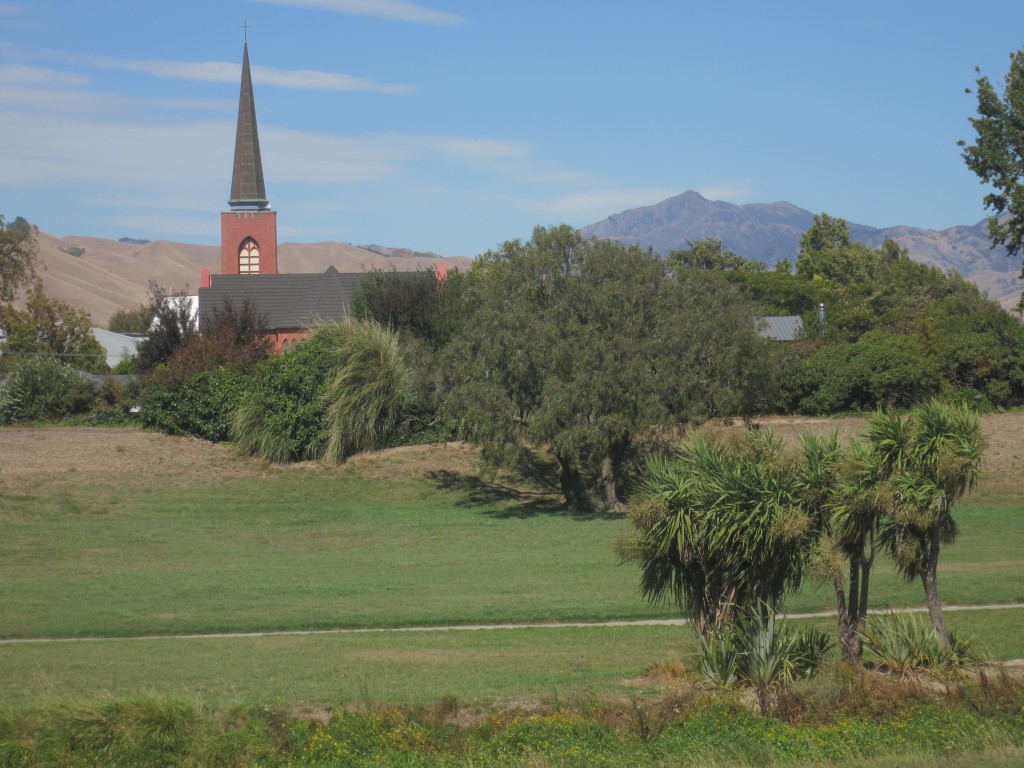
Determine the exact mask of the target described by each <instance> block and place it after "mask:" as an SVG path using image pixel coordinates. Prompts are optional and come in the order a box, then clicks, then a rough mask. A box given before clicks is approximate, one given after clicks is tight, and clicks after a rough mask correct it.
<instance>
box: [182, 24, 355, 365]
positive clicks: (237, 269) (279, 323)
mask: <svg viewBox="0 0 1024 768" xmlns="http://www.w3.org/2000/svg"><path fill="white" fill-rule="evenodd" d="M228 208H229V210H227V211H223V212H222V213H221V215H220V272H219V273H217V274H211V272H210V270H209V269H207V268H204V269H203V270H202V272H201V274H200V280H199V299H198V304H199V307H198V316H199V329H200V331H201V330H202V328H203V322H204V318H206V317H209V316H210V315H211V314H212V313H213V311H214V310H215V309H217V308H219V307H222V306H224V304H225V302H228V301H230V302H231V303H232V304H233V305H234V306H235V307H236V308H237V307H241V306H242V304H243V303H244V302H245V300H246V299H248V300H249V301H250V302H251V303H252V305H253V307H254V308H255V309H256V311H257V312H258V313H259V314H260V315H261V316H263V317H265V319H266V329H265V330H266V334H267V336H268V337H269V338H270V339H271V341H272V345H273V349H274V351H280V350H282V349H287V348H288V347H289V346H291V345H293V344H295V343H297V342H299V341H301V340H302V339H304V338H306V336H308V335H309V328H310V326H312V325H314V324H316V323H329V322H339V321H342V320H344V319H345V318H346V317H347V316H348V310H349V307H350V306H351V304H352V296H353V293H354V291H355V289H356V286H357V285H358V284H359V281H360V280H361V279H362V277H363V273H351V272H350V273H342V272H338V270H336V269H335V268H334V267H333V266H332V267H328V268H327V270H326V271H325V272H321V273H314V274H281V273H279V272H278V262H277V211H273V210H271V208H270V201H269V200H268V199H267V189H266V184H265V183H264V180H263V161H262V158H261V157H260V138H259V131H258V129H257V126H256V104H255V101H254V99H253V92H252V75H251V73H250V71H249V44H248V42H246V43H245V47H244V48H243V53H242V88H241V93H240V95H239V98H238V127H237V129H236V132H235V158H234V167H233V169H232V173H231V197H230V199H229V200H228Z"/></svg>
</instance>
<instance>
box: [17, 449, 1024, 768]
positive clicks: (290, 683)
mask: <svg viewBox="0 0 1024 768" xmlns="http://www.w3.org/2000/svg"><path fill="white" fill-rule="evenodd" d="M1015 451H1016V448H1015V446H1014V445H1012V444H1011V443H1007V444H1001V446H1000V448H999V455H1000V456H1001V460H1000V461H999V462H993V463H992V464H990V466H989V467H988V468H987V480H988V482H987V483H986V482H984V480H983V484H982V486H981V488H980V490H979V493H978V494H976V495H975V496H974V497H972V499H971V500H970V501H969V502H968V504H967V505H965V507H964V508H963V509H962V510H960V512H959V513H958V519H959V521H960V524H961V528H962V534H961V537H960V540H959V541H958V542H957V543H956V544H955V545H953V546H951V547H949V548H947V550H946V551H945V552H944V554H943V561H942V565H941V567H940V589H941V590H942V596H943V599H944V601H945V602H946V603H947V604H949V605H956V604H988V603H999V604H1007V605H1011V604H1016V603H1020V602H1022V601H1024V518H1022V516H1021V515H1020V511H1021V510H1020V503H1019V501H1018V499H1019V498H1020V497H1021V491H1022V490H1024V479H1022V478H1021V477H1019V476H1018V474H1019V473H1018V472H1017V471H1016V467H1017V466H1019V456H1018V455H1017V454H1016V452H1015ZM478 469H479V468H478V466H477V464H476V460H475V455H474V454H473V452H472V451H470V450H469V449H467V448H465V447H462V446H448V447H443V446H435V447H426V448H415V449H400V450H397V451H392V452H387V453H385V454H380V455H375V456H370V457H363V458H360V459H357V460H355V461H352V462H350V463H349V464H348V465H346V466H344V467H340V468H325V467H320V466H298V467H292V468H274V467H266V466H263V465H260V464H258V463H254V462H250V461H246V460H243V459H240V458H238V457H236V456H234V455H233V454H231V453H230V451H228V450H227V449H226V448H224V447H223V446H212V445H209V444H205V443H201V442H197V441H194V440H185V439H175V438H168V437H165V436H161V435H153V434H148V433H143V432H138V431H135V430H88V429H79V430H73V429H71V430H68V429H64V430H61V429H40V430H11V429H4V430H0V526H2V530H3V531H4V536H3V537H0V584H2V585H3V589H2V590H0V670H3V676H4V685H3V686H0V715H3V712H5V711H6V712H31V711H44V710H40V709H39V708H40V707H43V708H45V707H48V706H54V705H53V704H52V703H53V702H66V701H86V702H88V701H95V700H97V697H99V698H100V699H101V700H103V701H110V700H113V701H119V700H126V699H130V698H131V697H138V696H140V695H155V696H157V697H184V699H185V700H187V701H199V702H203V704H204V706H207V707H213V708H217V710H218V711H230V709H231V707H233V706H236V705H239V704H241V705H244V706H247V707H257V711H263V709H261V708H266V709H267V710H268V711H269V709H273V708H279V709H285V710H289V711H294V710H295V709H296V708H298V709H300V710H301V709H303V708H307V707H311V708H316V707H323V706H330V707H338V706H341V707H344V706H363V707H366V706H371V707H378V706H390V705H395V704H403V705H411V706H432V705H436V703H437V702H439V701H457V702H459V703H460V706H462V707H467V708H469V709H479V710H481V711H489V710H490V711H493V710H494V709H495V708H497V709H499V710H501V709H506V708H509V707H513V708H514V707H519V706H535V705H536V704H537V703H538V702H544V703H546V704H545V706H548V707H551V706H553V703H555V704H557V702H566V701H569V702H580V701H584V702H585V701H590V700H595V699H597V698H607V697H611V698H612V699H620V700H621V699H622V698H623V697H626V698H627V699H628V698H629V697H633V696H637V695H640V696H646V695H654V694H655V693H657V692H659V691H662V690H663V688H662V684H663V682H664V681H663V679H662V678H661V677H660V675H659V674H658V673H657V670H659V669H662V668H672V667H674V666H675V667H677V666H678V662H682V664H683V666H684V667H685V666H686V665H688V663H689V654H690V653H691V652H692V638H691V634H690V632H689V631H688V630H686V629H683V628H680V627H678V626H622V627H578V628H577V627H564V628H552V627H544V628H532V629H527V628H521V629H486V630H479V631H456V630H445V631H389V629H394V628H402V627H415V626H433V627H438V626H448V627H451V626H454V625H465V624H485V625H486V624H498V623H522V622H539V623H554V622H574V621H580V622H600V621H606V620H612V619H616V620H618V619H625V620H629V619H651V618H674V617H676V616H677V611H676V610H675V609H674V608H673V607H672V606H653V607H652V606H648V605H646V604H645V603H643V602H642V601H641V600H640V599H639V598H638V596H637V593H636V582H637V574H636V573H635V571H634V570H633V569H632V568H631V567H628V566H621V565H619V564H618V563H617V561H616V558H615V555H614V552H613V547H612V544H613V541H614V540H615V537H616V536H617V535H619V534H620V533H621V531H622V530H623V528H624V526H625V523H624V521H623V520H622V519H621V518H618V517H612V516H601V515H574V514H570V513H567V512H566V511H565V510H563V509H562V508H561V507H560V506H559V504H558V500H557V497H556V496H555V495H553V493H552V489H551V488H550V487H549V486H547V485H545V484H544V482H543V481H542V480H539V479H537V478H534V479H533V480H531V479H529V478H523V477H514V478H513V477H507V476H498V477H495V478H481V476H480V473H479V471H478ZM872 598H873V599H872V604H873V605H874V606H876V607H879V608H881V607H885V606H891V607H902V606H909V605H916V606H919V605H921V604H922V602H923V601H922V598H921V589H920V586H919V585H918V584H906V583H904V582H902V581H901V580H899V579H898V578H897V577H896V576H895V574H894V573H893V572H892V569H891V566H890V565H889V564H888V563H886V562H882V563H880V565H879V567H878V568H877V576H876V579H875V581H874V582H873V592H872ZM787 607H788V609H789V611H791V612H794V613H796V612H811V611H817V610H823V609H825V610H827V609H829V608H831V607H832V597H831V595H830V593H829V591H828V590H827V589H824V588H821V587H817V586H814V585H809V586H808V587H807V588H806V589H805V590H804V591H803V592H802V593H801V594H798V595H795V596H793V597H792V598H791V600H790V603H789V605H788V606H787ZM947 620H948V622H949V624H950V625H951V627H952V628H953V629H954V631H956V632H957V633H958V634H959V635H961V636H971V635H973V636H976V637H977V638H978V642H979V647H980V648H981V649H982V650H983V652H985V653H986V654H987V655H988V656H989V657H990V658H993V659H1011V658H1020V657H1024V636H1022V634H1021V633H1020V630H1019V628H1020V626H1021V625H1022V620H1024V609H1017V608H1010V609H1006V610H981V611H963V612H950V613H949V614H948V616H947ZM812 623H814V624H815V625H817V626H820V627H821V628H824V629H827V630H829V631H830V632H831V631H833V630H834V628H833V626H832V621H831V620H828V619H815V620H813V622H812ZM338 629H349V630H370V631H345V632H337V631H333V630H338ZM303 630H319V631H318V632H317V633H314V634H272V635H262V636H249V637H239V636H235V637H191V638H181V637H171V635H180V634H198V635H206V634H209V633H217V632H229V633H232V632H256V633H259V632H280V631H284V632H296V633H297V632H300V631H303ZM324 630H326V631H324ZM40 638H48V639H49V640H48V641H47V642H31V640H33V639H40ZM57 706H64V705H57ZM88 706H89V707H92V706H93V705H88ZM4 722H8V721H5V720H4V718H3V717H0V747H2V746H3V742H4V735H3V733H4V728H5V727H7V726H5V725H4ZM9 722H14V721H13V720H12V721H9ZM13 728H14V727H13V726H11V729H13ZM14 730H16V729H14ZM14 730H11V732H14ZM762 737H763V734H762V736H759V737H758V738H762ZM32 738H35V737H32ZM801 738H802V737H801ZM1011 741H1012V740H1011ZM996 743H998V744H1003V743H1004V742H1003V741H999V742H996ZM1005 743H1006V744H1008V745H1009V744H1010V743H1011V742H1005ZM765 748H766V749H767V748H768V747H765ZM758 749H760V747H758ZM623 754H624V755H628V750H627V751H626V752H625V753H623ZM755 754H756V750H755ZM978 755H979V759H982V757H980V755H981V753H980V752H979V753H978ZM1008 755H1009V757H1007V756H1008ZM1019 755H1020V753H1019V750H1018V749H1017V748H1016V747H1011V746H1006V748H1005V749H1004V748H1003V747H1000V748H998V749H996V750H995V752H994V753H993V755H988V756H985V757H984V759H986V760H987V759H988V758H989V757H991V761H990V762H989V764H991V765H1003V764H1005V765H1010V764H1013V760H1014V759H1016V758H1017V757H1019ZM890 757H892V756H890ZM2 758H3V750H2V749H0V765H6V764H8V763H5V762H4V760H3V759H2ZM901 759H902V758H901ZM907 759H908V762H906V763H905V764H906V765H916V764H918V763H915V762H913V760H914V758H913V756H911V757H910V758H907ZM623 760H624V761H625V762H623V763H622V764H628V761H626V758H623ZM471 762H472V761H471ZM527 762H528V763H529V764H543V763H533V762H529V761H527ZM755 762H756V760H755ZM655 763H657V760H655ZM10 764H12V765H14V764H17V763H10ZM83 764H90V763H83ZM199 764H201V763H199ZM268 764H269V763H268ZM502 764H504V763H502ZM509 764H520V763H518V762H515V761H513V762H512V763H509ZM524 764H525V763H524ZM559 764H560V763H559ZM609 764H615V763H614V761H612V762H610V763H609ZM723 764H728V762H726V763H723ZM871 764H873V763H872V762H871V761H867V762H865V763H864V765H871ZM878 764H883V763H878ZM922 764H923V763H922ZM965 764H966V763H965Z"/></svg>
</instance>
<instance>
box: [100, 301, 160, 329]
mask: <svg viewBox="0 0 1024 768" xmlns="http://www.w3.org/2000/svg"><path fill="white" fill-rule="evenodd" d="M154 314H155V309H154V307H153V305H152V304H140V305H139V306H138V307H137V308H136V309H119V310H117V311H116V312H115V313H114V314H113V315H111V316H110V322H109V323H107V330H108V331H113V332H114V333H139V334H144V333H149V329H150V326H151V325H153V317H154Z"/></svg>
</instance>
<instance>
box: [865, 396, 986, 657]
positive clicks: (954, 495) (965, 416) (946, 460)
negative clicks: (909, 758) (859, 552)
mask: <svg viewBox="0 0 1024 768" xmlns="http://www.w3.org/2000/svg"><path fill="white" fill-rule="evenodd" d="M878 422H879V423H878V428H877V429H874V430H872V429H871V428H869V430H868V439H869V441H870V442H871V443H872V445H873V447H874V449H875V451H876V452H877V455H878V458H879V460H880V462H881V464H882V467H883V468H884V471H885V472H886V473H887V474H888V475H889V476H890V477H891V482H892V489H893V502H892V509H891V512H890V515H889V517H888V518H887V519H886V521H885V524H884V525H883V526H882V541H883V543H884V544H885V546H886V548H887V549H888V550H889V552H890V553H892V555H893V559H894V560H895V562H896V567H897V569H898V570H899V572H900V573H901V574H903V575H904V576H905V577H906V578H907V579H909V580H913V579H917V578H920V579H921V583H922V584H923V586H924V594H925V601H926V602H927V604H928V613H929V615H930V616H931V620H932V624H933V625H934V626H935V631H936V633H937V634H938V637H939V642H940V644H941V645H942V647H943V648H948V647H949V645H950V641H949V632H948V630H947V629H946V621H945V617H944V616H943V613H942V605H941V603H940V601H939V591H938V580H937V576H938V564H939V553H940V551H941V548H942V545H943V544H949V543H952V542H953V541H955V540H956V537H957V535H958V533H959V529H958V526H957V524H956V520H955V518H954V517H953V509H954V507H955V506H956V504H957V502H959V500H960V499H961V498H963V496H964V495H965V494H967V493H968V492H969V491H971V490H973V489H974V486H975V484H976V483H977V480H978V470H979V467H980V464H981V458H982V440H981V425H980V420H979V419H978V415H977V414H976V413H974V412H972V411H971V410H969V409H968V408H966V407H964V406H958V405H950V404H946V403H942V402H940V401H938V400H931V401H928V402H925V403H922V404H920V405H918V406H917V407H916V408H914V410H913V411H912V412H911V414H910V415H909V416H908V417H904V418H901V417H897V416H890V417H886V418H885V419H884V420H883V419H881V418H880V419H879V420H878Z"/></svg>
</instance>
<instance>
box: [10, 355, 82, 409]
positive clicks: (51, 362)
mask: <svg viewBox="0 0 1024 768" xmlns="http://www.w3.org/2000/svg"><path fill="white" fill-rule="evenodd" d="M95 397H96V395H95V392H94V391H93V387H92V384H90V383H89V381H87V380H86V379H85V377H84V376H82V375H81V374H80V373H78V372H77V371H74V370H73V369H72V368H70V367H69V366H67V365H64V364H63V363H61V362H60V361H59V360H57V359H56V358H53V357H31V358H29V359H27V360H25V361H24V362H22V363H19V364H18V365H17V366H15V368H14V370H12V371H11V375H10V377H9V378H8V379H7V384H6V385H5V386H4V388H3V390H0V423H2V424H9V423H11V422H14V421H52V420H54V419H60V418H63V417H65V416H68V415H71V414H75V413H84V412H86V411H88V410H89V408H90V407H91V405H92V404H93V402H94V400H95Z"/></svg>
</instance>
